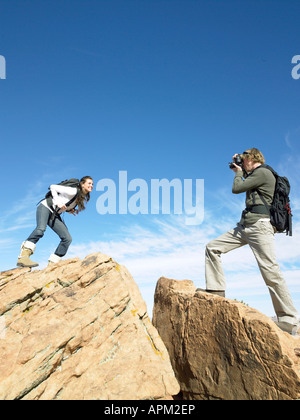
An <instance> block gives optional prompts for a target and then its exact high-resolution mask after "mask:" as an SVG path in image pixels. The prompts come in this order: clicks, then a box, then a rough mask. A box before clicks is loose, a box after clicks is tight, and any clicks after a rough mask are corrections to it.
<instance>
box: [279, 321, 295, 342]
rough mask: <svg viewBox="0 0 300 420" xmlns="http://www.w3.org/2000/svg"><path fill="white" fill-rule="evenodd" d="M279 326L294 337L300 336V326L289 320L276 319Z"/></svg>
mask: <svg viewBox="0 0 300 420" xmlns="http://www.w3.org/2000/svg"><path fill="white" fill-rule="evenodd" d="M274 322H275V324H276V325H277V327H278V328H280V329H281V330H282V331H284V332H287V333H288V334H290V335H292V336H293V337H297V338H299V337H300V326H299V324H298V325H293V324H289V323H288V322H280V321H274Z"/></svg>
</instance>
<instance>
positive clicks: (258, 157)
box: [243, 147, 266, 165]
mask: <svg viewBox="0 0 300 420" xmlns="http://www.w3.org/2000/svg"><path fill="white" fill-rule="evenodd" d="M243 158H247V159H249V160H251V161H252V162H255V163H261V164H262V165H263V164H264V163H265V162H266V159H265V158H264V155H263V154H262V153H261V151H260V150H258V149H256V148H255V147H254V148H253V149H248V150H246V151H245V152H244V153H243Z"/></svg>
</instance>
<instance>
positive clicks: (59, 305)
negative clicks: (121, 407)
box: [0, 254, 179, 400]
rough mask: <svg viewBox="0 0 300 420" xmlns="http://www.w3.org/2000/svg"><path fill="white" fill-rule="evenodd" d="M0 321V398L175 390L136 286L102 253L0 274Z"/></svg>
mask: <svg viewBox="0 0 300 420" xmlns="http://www.w3.org/2000/svg"><path fill="white" fill-rule="evenodd" d="M0 321H1V322H0V400H14V399H24V400H55V399H60V400H71V399H72V400H74V399H75V400H91V399H107V400H110V399H111V400H112V399H115V400H122V399H131V400H137V399H170V398H171V396H172V395H176V394H178V392H179V385H178V382H177V380H176V379H175V376H174V372H173V370H172V367H171V363H170V360H169V356H168V353H167V350H166V347H165V345H164V344H163V342H162V340H161V339H160V337H159V335H158V333H157V331H156V329H155V328H154V327H153V325H152V324H151V322H150V320H149V317H148V314H147V308H146V304H145V302H144V301H143V299H142V297H141V295H140V292H139V289H138V287H137V285H136V283H135V282H134V280H133V279H132V277H131V275H130V273H129V272H128V271H127V269H126V268H125V267H123V266H120V265H118V264H117V263H116V262H115V261H113V260H112V259H111V258H110V257H108V256H106V255H103V254H93V255H90V256H88V257H87V258H85V259H84V260H83V261H81V260H79V259H72V260H65V261H62V262H60V263H59V264H56V265H52V266H49V267H48V268H46V269H44V270H43V271H33V272H30V270H29V269H17V270H13V271H11V272H6V273H2V275H1V276H0ZM1 326H2V328H1ZM4 327H5V328H4Z"/></svg>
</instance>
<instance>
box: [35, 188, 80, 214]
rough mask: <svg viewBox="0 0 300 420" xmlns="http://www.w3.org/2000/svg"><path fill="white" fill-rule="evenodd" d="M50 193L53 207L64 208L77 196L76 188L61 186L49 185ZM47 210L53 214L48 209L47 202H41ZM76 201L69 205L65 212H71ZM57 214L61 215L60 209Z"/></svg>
mask: <svg viewBox="0 0 300 420" xmlns="http://www.w3.org/2000/svg"><path fill="white" fill-rule="evenodd" d="M50 191H51V193H52V197H53V207H54V208H55V206H57V207H59V208H60V207H62V206H65V205H66V204H67V203H68V202H69V201H71V200H72V198H73V197H75V195H76V194H77V188H75V187H65V186H63V185H51V186H50ZM41 204H43V205H44V206H45V207H47V209H49V210H50V211H51V213H53V211H52V210H51V209H50V207H49V206H48V204H47V200H46V199H45V200H43V201H42V202H41ZM76 204H77V203H76V200H74V201H73V203H71V205H70V206H69V207H68V208H67V210H72V209H74V208H75V207H76ZM58 213H59V214H61V213H63V212H62V211H61V210H60V209H59V211H58Z"/></svg>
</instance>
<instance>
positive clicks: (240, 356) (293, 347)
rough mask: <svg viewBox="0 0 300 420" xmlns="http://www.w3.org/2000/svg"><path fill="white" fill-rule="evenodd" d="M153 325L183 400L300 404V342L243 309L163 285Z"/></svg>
mask: <svg viewBox="0 0 300 420" xmlns="http://www.w3.org/2000/svg"><path fill="white" fill-rule="evenodd" d="M153 324H154V325H155V326H156V328H157V330H158V332H159V334H160V336H161V337H162V339H163V341H164V342H165V344H166V346H167V349H168V351H169V355H170V358H171V361H172V364H173V369H174V371H175V374H176V377H177V379H178V381H179V383H180V386H181V391H182V394H183V398H185V399H199V400H210V399H215V400H289V399H290V400H295V399H298V398H300V382H299V380H300V376H299V372H300V357H299V356H300V350H299V349H300V339H296V338H294V337H292V336H290V335H288V334H287V333H284V332H282V331H281V330H280V329H279V328H278V327H277V326H276V325H275V324H274V322H273V321H272V320H271V319H270V318H268V317H266V316H264V315H262V314H261V313H260V312H258V311H256V310H254V309H252V308H249V307H247V306H245V305H243V304H242V303H238V302H236V301H232V300H229V299H224V298H222V297H219V296H214V295H211V294H207V293H201V292H196V288H195V286H194V284H193V283H192V282H191V281H187V280H185V281H175V280H169V279H166V278H161V279H160V280H159V281H158V284H157V288H156V293H155V304H154V314H153Z"/></svg>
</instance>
